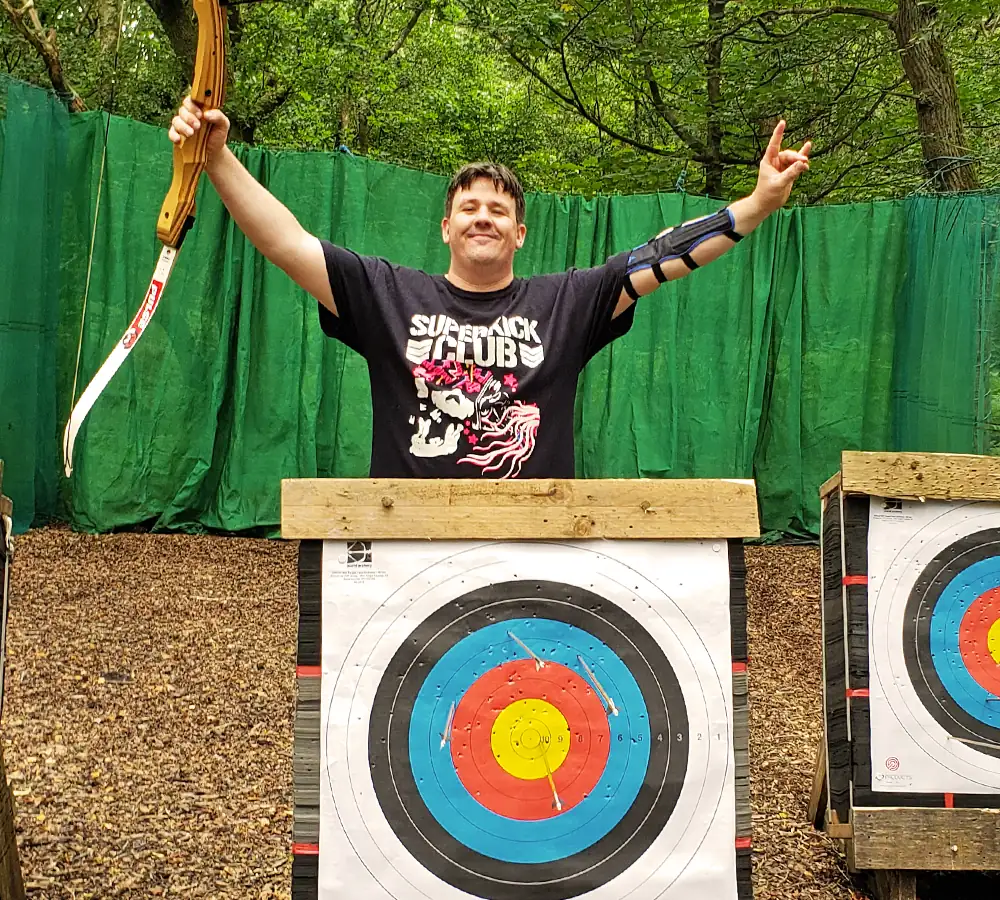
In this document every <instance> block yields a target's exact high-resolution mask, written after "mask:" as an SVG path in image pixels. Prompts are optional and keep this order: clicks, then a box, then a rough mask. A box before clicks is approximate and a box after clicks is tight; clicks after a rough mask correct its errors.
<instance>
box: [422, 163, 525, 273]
mask: <svg viewBox="0 0 1000 900" xmlns="http://www.w3.org/2000/svg"><path fill="white" fill-rule="evenodd" d="M524 235H525V227H524V224H523V223H521V224H519V223H518V221H517V208H516V204H515V202H514V198H513V197H511V196H510V195H509V194H507V193H506V192H505V191H502V190H500V189H499V188H498V187H497V186H496V185H495V184H494V183H493V181H492V180H491V179H489V178H477V179H476V180H475V181H474V182H472V184H471V185H469V187H467V188H461V189H460V190H458V191H457V192H456V193H455V197H454V199H453V200H452V204H451V210H450V215H449V216H448V217H447V218H445V219H443V220H442V222H441V237H442V239H443V240H444V242H445V243H446V244H447V245H448V246H449V248H450V249H451V254H452V259H455V258H456V257H457V258H458V260H459V261H461V262H462V263H464V265H463V268H465V267H467V266H475V267H480V266H481V267H483V268H485V269H489V270H496V269H500V268H506V267H513V261H514V251H515V250H517V249H519V248H520V247H521V245H522V244H523V243H524Z"/></svg>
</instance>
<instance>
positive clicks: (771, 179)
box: [615, 121, 812, 316]
mask: <svg viewBox="0 0 1000 900" xmlns="http://www.w3.org/2000/svg"><path fill="white" fill-rule="evenodd" d="M784 134H785V123H784V122H783V121H782V122H779V123H778V125H777V127H776V128H775V129H774V133H773V134H772V135H771V140H770V141H769V142H768V145H767V149H766V150H765V151H764V157H763V159H761V161H760V174H759V175H758V177H757V187H756V188H754V192H753V193H752V194H751V195H750V196H749V197H744V198H743V199H742V200H737V201H736V202H734V203H732V204H730V205H729V206H727V207H726V208H725V209H721V210H719V211H718V212H717V213H712V215H709V216H703V217H702V218H700V219H695V220H693V221H691V222H685V223H684V224H683V225H678V226H676V227H675V228H668V229H666V230H665V231H661V232H660V233H659V234H658V235H657V236H656V237H655V238H653V239H652V240H651V241H649V242H648V243H646V244H643V245H642V246H641V247H638V248H636V249H635V250H634V251H632V254H631V256H630V257H629V262H628V274H627V276H626V279H625V289H624V290H623V291H622V294H621V297H620V298H619V300H618V306H617V307H616V308H615V315H616V316H617V315H619V314H620V313H622V312H624V311H625V310H626V309H628V308H629V307H630V306H631V305H632V304H633V303H634V302H635V301H636V300H638V299H639V297H641V296H643V295H644V294H649V293H651V292H652V291H655V290H656V288H658V287H659V286H660V285H661V284H663V283H664V282H665V281H674V280H676V279H678V278H683V277H684V276H685V275H687V274H689V273H690V272H693V271H694V270H695V269H697V268H700V267H701V266H704V265H706V264H707V263H710V262H712V261H713V260H715V259H718V258H719V257H720V256H722V254H723V253H725V252H726V251H727V250H729V249H731V248H732V247H734V246H735V245H736V243H737V242H738V241H740V240H742V239H743V238H744V237H746V236H747V235H748V234H750V232H751V231H753V230H754V229H755V228H756V227H757V226H758V225H760V223H761V222H763V221H764V220H765V219H766V218H767V217H768V216H769V215H771V213H773V212H776V211H777V210H779V209H781V207H782V206H784V205H785V204H786V203H787V202H788V198H789V196H790V194H791V192H792V185H793V184H794V183H795V179H797V178H798V177H799V175H801V174H802V173H803V172H805V171H806V170H807V169H808V168H809V151H810V149H811V148H812V144H811V142H808V141H807V142H806V143H805V144H804V145H803V147H802V149H801V150H782V149H781V139H782V138H783V137H784Z"/></svg>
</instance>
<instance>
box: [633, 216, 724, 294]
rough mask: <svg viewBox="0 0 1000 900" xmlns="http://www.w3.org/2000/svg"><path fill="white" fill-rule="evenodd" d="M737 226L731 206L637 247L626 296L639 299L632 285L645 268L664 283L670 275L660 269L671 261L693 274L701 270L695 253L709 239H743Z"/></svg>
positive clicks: (664, 233) (679, 226)
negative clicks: (634, 276)
mask: <svg viewBox="0 0 1000 900" xmlns="http://www.w3.org/2000/svg"><path fill="white" fill-rule="evenodd" d="M735 226H736V222H735V220H734V219H733V214H732V213H731V212H730V211H729V208H728V207H727V208H726V209H720V210H719V211H718V212H716V213H712V214H711V215H708V216H702V217H701V218H700V219H692V220H691V221H690V222H685V223H684V224H683V225H678V226H677V227H675V228H668V229H667V230H666V231H664V232H663V233H662V234H658V235H657V236H656V237H655V238H653V239H652V240H650V241H647V242H646V243H645V244H643V245H642V246H640V247H636V248H635V250H633V251H632V253H631V254H629V258H628V263H627V264H626V269H625V293H626V294H628V295H629V296H630V297H631V298H632V299H633V300H638V299H639V292H638V291H636V289H635V288H634V287H633V286H632V276H633V275H634V274H635V273H636V272H641V271H642V270H643V269H649V270H651V271H652V273H653V275H654V276H655V278H656V280H657V281H658V282H660V284H663V283H664V282H665V281H666V280H667V276H666V275H664V274H663V269H661V268H660V266H661V265H663V263H665V262H667V261H669V260H671V259H679V260H680V261H681V262H683V263H684V265H686V266H687V267H688V269H690V270H691V271H692V272H693V271H694V270H695V269H697V268H698V263H696V262H695V261H694V260H693V259H692V258H691V251H692V250H694V248H695V247H697V246H698V245H699V244H702V243H704V242H705V241H707V240H708V239H709V238H714V237H718V236H719V235H724V236H725V237H727V238H729V239H730V240H731V241H733V242H736V241H740V240H742V239H743V235H742V234H738V233H737V231H736V227H735Z"/></svg>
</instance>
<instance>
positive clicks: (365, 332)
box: [320, 242, 633, 478]
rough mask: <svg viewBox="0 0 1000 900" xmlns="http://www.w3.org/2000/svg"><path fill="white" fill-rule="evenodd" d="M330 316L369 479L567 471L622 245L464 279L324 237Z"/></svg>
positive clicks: (613, 300) (625, 323) (622, 324)
mask: <svg viewBox="0 0 1000 900" xmlns="http://www.w3.org/2000/svg"><path fill="white" fill-rule="evenodd" d="M323 250H324V252H325V254H326V267H327V271H328V273H329V275H330V285H331V287H332V288H333V297H334V301H335V302H336V304H337V311H338V313H339V315H336V316H334V315H333V314H331V313H330V311H329V310H327V309H326V308H325V307H323V306H320V322H321V324H322V327H323V331H324V332H325V333H326V334H327V335H329V336H330V337H335V338H338V339H339V340H341V341H343V342H344V343H345V344H347V346H349V347H351V348H353V349H354V350H357V351H358V353H360V354H361V355H362V356H363V357H364V358H365V359H366V360H367V361H368V373H369V377H370V380H371V391H372V412H373V434H372V459H371V476H372V477H373V478H461V477H487V478H572V477H573V476H574V474H575V460H574V452H573V411H574V405H575V399H576V386H577V379H578V376H579V374H580V370H581V369H582V368H583V367H584V365H585V364H586V363H587V361H588V360H589V359H590V358H591V357H592V356H593V355H594V354H595V353H597V351H598V350H600V349H601V348H602V347H604V346H605V345H606V344H608V343H609V342H611V341H612V340H614V339H615V338H617V337H620V336H621V335H623V334H625V333H626V332H627V331H628V330H629V328H631V326H632V318H633V309H632V308H629V309H628V310H627V311H626V312H624V313H622V314H621V315H620V316H618V317H617V318H616V319H614V320H613V321H612V318H611V317H612V314H613V313H614V310H615V307H616V306H617V303H618V298H619V295H620V294H621V291H622V285H623V282H624V278H625V265H626V260H627V258H628V254H627V253H622V254H620V255H618V256H613V257H611V258H610V259H609V260H608V261H607V263H605V264H604V265H603V266H598V267H596V268H593V269H571V270H570V271H568V272H561V273H559V274H555V275H539V276H536V277H534V278H527V279H520V278H517V279H514V281H513V282H512V283H511V284H510V285H509V286H508V287H506V288H504V289H503V290H499V291H490V292H486V293H478V292H470V291H463V290H461V289H459V288H457V287H454V286H453V285H452V284H450V283H449V282H448V280H447V279H446V278H445V277H444V276H443V275H428V274H427V273H426V272H421V271H419V270H417V269H409V268H405V267H403V266H396V265H392V264H391V263H389V262H386V261H385V260H384V259H378V258H375V257H369V256H358V255H357V254H356V253H353V252H351V251H350V250H345V249H343V248H341V247H337V246H335V245H333V244H330V243H327V242H323Z"/></svg>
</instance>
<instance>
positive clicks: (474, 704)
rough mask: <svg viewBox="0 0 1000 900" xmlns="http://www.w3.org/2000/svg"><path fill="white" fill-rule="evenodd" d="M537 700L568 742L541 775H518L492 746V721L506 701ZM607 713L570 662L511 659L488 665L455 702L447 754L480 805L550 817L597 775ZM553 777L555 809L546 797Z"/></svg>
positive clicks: (603, 759)
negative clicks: (564, 729)
mask: <svg viewBox="0 0 1000 900" xmlns="http://www.w3.org/2000/svg"><path fill="white" fill-rule="evenodd" d="M526 699H539V700H544V701H546V702H547V703H549V704H551V705H552V706H554V707H555V708H556V709H558V711H559V712H560V713H561V715H562V716H563V718H564V719H565V720H566V724H567V725H568V727H569V733H570V735H569V736H570V746H569V750H568V752H567V753H566V756H565V759H564V760H563V761H562V763H561V765H559V767H558V768H557V769H556V770H555V771H554V772H552V773H551V776H552V783H550V782H549V780H548V778H535V779H525V778H518V777H515V776H514V775H512V774H511V773H510V772H508V771H506V770H505V769H504V768H503V767H502V766H501V765H500V764H499V763H498V762H497V760H496V758H495V757H494V753H493V745H492V737H493V726H494V724H495V723H496V720H497V718H498V716H500V714H501V713H502V712H503V711H504V710H505V709H506V708H507V707H508V706H510V705H511V704H512V703H516V702H517V701H520V700H526ZM610 747H611V730H610V728H609V727H608V712H607V710H606V708H605V706H604V703H603V702H602V700H601V698H600V697H599V696H598V694H597V693H596V691H595V690H594V689H593V687H592V686H591V685H590V684H588V683H587V681H586V680H585V679H584V678H583V677H582V676H580V675H578V674H577V673H576V672H574V671H573V670H572V669H569V668H567V667H566V666H563V665H561V664H559V663H555V662H548V661H547V662H546V663H545V665H544V666H543V667H542V668H541V669H539V668H537V667H536V664H535V662H534V660H531V659H519V660H515V661H512V662H507V663H504V664H502V665H500V666H497V667H496V668H494V669H491V670H490V671H489V672H487V673H486V674H485V675H483V676H482V677H481V678H479V679H478V680H477V681H476V682H474V683H473V684H472V685H471V687H470V688H469V689H468V690H467V691H466V693H465V695H464V696H463V697H462V699H461V701H460V702H459V704H458V706H457V707H456V709H455V716H454V720H453V725H452V732H451V752H452V761H453V762H454V765H455V771H456V773H457V774H458V777H459V779H460V780H461V782H462V784H463V785H464V786H465V789H466V790H467V791H468V792H469V793H470V794H471V795H472V796H473V797H475V798H476V800H477V801H478V802H479V803H480V804H482V805H483V806H484V807H486V808H487V809H489V810H491V811H492V812H494V813H496V814H497V815H501V816H506V817H508V818H511V819H521V820H537V819H545V818H550V817H551V816H555V815H559V814H560V813H564V812H566V811H567V810H568V809H571V808H572V807H573V806H575V805H576V804H577V803H580V802H581V801H582V800H583V799H584V798H585V797H586V796H587V795H588V794H589V793H590V791H592V790H593V789H594V787H595V785H596V784H597V783H598V781H600V778H601V775H602V773H603V772H604V768H605V765H606V764H607V761H608V753H609V751H610ZM553 783H554V785H555V791H556V793H557V794H558V797H559V801H560V808H559V809H557V808H556V807H555V806H554V804H553V790H552V786H553Z"/></svg>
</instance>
